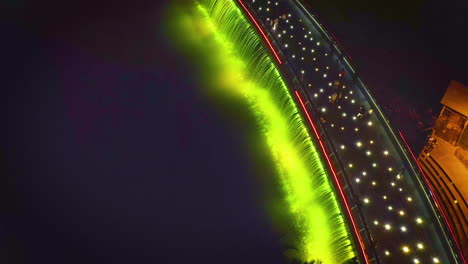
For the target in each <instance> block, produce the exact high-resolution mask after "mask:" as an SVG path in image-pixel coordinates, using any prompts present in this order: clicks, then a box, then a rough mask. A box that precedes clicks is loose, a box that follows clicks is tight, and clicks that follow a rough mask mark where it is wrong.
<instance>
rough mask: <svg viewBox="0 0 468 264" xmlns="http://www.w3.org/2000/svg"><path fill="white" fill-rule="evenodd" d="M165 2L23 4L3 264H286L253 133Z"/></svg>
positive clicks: (16, 43) (14, 17)
mask: <svg viewBox="0 0 468 264" xmlns="http://www.w3.org/2000/svg"><path fill="white" fill-rule="evenodd" d="M155 2H157V1H147V2H145V1H136V2H135V1H132V2H128V3H124V2H110V1H107V2H100V3H99V4H96V3H93V2H91V1H88V2H87V1H84V2H83V1H80V2H78V1H76V2H67V3H58V2H41V3H37V2H36V3H32V2H17V3H11V6H10V7H9V8H10V10H9V11H11V12H9V14H5V17H4V21H5V22H6V23H5V24H4V25H3V26H2V32H3V34H4V36H5V37H3V38H2V44H1V47H2V49H1V52H2V56H1V57H2V62H1V63H2V66H3V67H2V68H3V72H4V73H6V74H5V76H4V78H3V85H2V86H3V87H4V88H6V89H3V92H2V96H1V97H0V98H1V99H0V100H1V104H0V105H1V110H2V111H1V114H2V128H1V135H2V137H1V139H2V140H1V143H0V149H1V150H0V153H1V154H2V161H3V162H2V168H1V169H0V172H1V175H2V176H1V179H2V181H1V184H0V186H1V188H0V193H1V201H2V209H3V210H2V211H1V222H0V224H1V226H0V227H1V229H0V249H1V254H0V262H1V263H13V264H14V263H51V264H52V263H201V262H203V263H220V262H222V263H239V262H242V263H283V260H282V259H283V257H282V253H281V252H282V251H281V249H280V246H279V244H280V243H279V237H277V234H276V233H275V232H273V230H272V227H271V225H270V222H269V218H268V217H267V213H266V209H265V208H264V206H263V202H262V198H261V197H260V196H261V195H259V193H260V192H261V188H260V186H259V182H258V181H257V178H256V176H255V175H256V169H255V167H254V166H253V159H252V157H251V156H250V154H248V152H249V150H250V149H249V147H247V146H245V142H246V137H245V135H246V131H245V130H246V129H245V128H244V127H243V126H242V123H241V122H238V123H236V122H230V121H229V120H227V119H226V118H225V115H224V114H223V113H222V111H221V112H220V111H218V110H219V109H217V108H215V107H214V105H213V104H212V102H209V101H208V100H207V99H206V98H205V97H203V96H201V95H200V93H199V92H198V90H199V88H200V87H198V86H197V83H198V80H197V76H195V75H194V74H193V73H192V72H194V69H193V68H192V66H190V65H189V64H188V63H186V61H184V59H183V58H180V57H178V56H177V55H176V54H175V53H174V51H173V50H172V49H171V48H170V47H169V44H168V43H169V42H168V41H167V40H166V39H165V35H164V30H163V25H162V14H163V13H161V12H162V10H163V9H162V7H163V5H164V3H160V2H159V3H155ZM266 170H267V171H268V169H266Z"/></svg>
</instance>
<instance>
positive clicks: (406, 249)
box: [401, 246, 410, 253]
mask: <svg viewBox="0 0 468 264" xmlns="http://www.w3.org/2000/svg"><path fill="white" fill-rule="evenodd" d="M401 249H402V250H403V252H405V253H409V252H410V249H409V247H407V246H404V247H402V248H401Z"/></svg>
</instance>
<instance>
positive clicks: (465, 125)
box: [419, 81, 468, 256]
mask: <svg viewBox="0 0 468 264" xmlns="http://www.w3.org/2000/svg"><path fill="white" fill-rule="evenodd" d="M441 103H442V105H443V108H442V111H441V112H440V115H439V117H438V119H437V121H436V124H435V127H434V129H433V132H432V134H431V135H430V136H429V139H428V142H427V145H426V146H425V147H424V149H423V151H422V152H421V154H420V155H419V162H420V165H421V167H422V169H423V170H424V172H425V173H426V175H427V176H428V178H429V182H430V184H431V185H432V189H433V190H434V192H435V194H436V196H437V197H438V199H439V200H440V202H441V203H440V204H441V206H442V207H443V208H442V209H443V211H444V212H445V214H446V215H447V218H448V219H449V222H450V225H451V228H452V229H453V230H454V233H455V236H456V239H457V240H458V243H460V245H461V248H463V251H464V252H463V253H464V255H465V256H468V204H467V200H468V86H464V85H463V84H461V83H459V82H456V81H452V82H451V83H450V85H449V87H448V89H447V91H446V92H445V95H444V97H443V98H442V101H441Z"/></svg>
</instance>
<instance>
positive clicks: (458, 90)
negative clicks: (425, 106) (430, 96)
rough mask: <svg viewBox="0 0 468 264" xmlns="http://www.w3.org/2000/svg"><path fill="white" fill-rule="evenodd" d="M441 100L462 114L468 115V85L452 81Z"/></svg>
mask: <svg viewBox="0 0 468 264" xmlns="http://www.w3.org/2000/svg"><path fill="white" fill-rule="evenodd" d="M440 102H441V103H442V104H443V105H445V106H447V107H450V108H451V109H453V110H455V111H457V112H459V113H460V114H462V115H464V116H468V86H464V85H463V84H461V83H459V82H457V81H451V82H450V84H449V87H448V88H447V91H446V92H445V95H444V97H443V98H442V101H440Z"/></svg>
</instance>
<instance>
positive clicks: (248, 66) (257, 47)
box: [172, 0, 354, 263]
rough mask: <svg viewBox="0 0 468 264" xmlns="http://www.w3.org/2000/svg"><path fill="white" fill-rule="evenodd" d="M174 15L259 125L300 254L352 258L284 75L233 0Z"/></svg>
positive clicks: (217, 78) (224, 87) (217, 84)
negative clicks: (282, 75)
mask: <svg viewBox="0 0 468 264" xmlns="http://www.w3.org/2000/svg"><path fill="white" fill-rule="evenodd" d="M195 6H196V8H193V9H190V11H186V12H183V11H181V10H179V12H178V13H177V14H172V16H173V17H177V21H176V24H177V25H178V27H176V31H177V34H178V35H179V36H184V37H183V39H182V38H180V41H182V42H184V43H185V44H182V45H187V46H186V48H187V49H188V50H189V52H188V53H189V54H193V53H200V54H203V55H204V56H203V67H199V70H200V71H201V73H202V75H203V76H205V78H206V80H205V83H206V84H207V85H208V86H210V87H211V88H212V89H213V90H216V92H217V93H220V94H223V96H228V95H229V96H232V97H235V98H238V99H241V100H245V101H246V102H247V104H248V105H249V107H250V109H251V111H252V112H253V114H254V115H255V117H256V120H257V122H258V123H259V124H260V128H261V133H262V134H263V135H264V138H265V139H266V142H267V145H268V147H269V149H270V152H271V156H272V158H273V160H274V161H275V164H276V169H277V171H278V176H279V177H278V180H279V182H280V185H281V189H282V193H283V194H284V199H285V201H286V202H287V204H288V207H289V214H290V215H291V218H292V219H293V220H294V223H293V225H294V229H295V230H294V231H295V232H294V234H297V237H295V238H294V239H295V242H296V245H295V248H296V249H297V250H298V255H297V256H295V257H296V258H299V259H300V260H301V261H312V260H321V261H322V262H323V263H342V262H344V261H345V260H348V259H350V258H352V257H354V253H353V249H352V246H351V242H350V239H349V237H348V232H347V230H346V227H345V224H344V220H343V217H342V215H341V213H340V210H339V207H338V203H337V200H336V197H335V194H334V192H333V190H332V187H331V184H330V182H329V178H328V176H327V175H326V173H325V170H324V167H323V165H322V163H321V161H320V158H319V155H318V153H317V150H316V148H315V146H314V144H313V142H312V140H311V138H310V135H309V133H308V130H307V128H306V126H305V125H304V123H303V120H302V118H301V116H300V114H299V110H298V108H297V107H296V105H295V103H294V101H293V99H292V97H291V95H290V94H289V91H288V89H287V87H286V85H285V83H284V82H283V80H282V77H281V75H280V73H279V71H278V69H277V68H276V66H275V64H274V63H273V62H272V60H271V58H270V57H269V56H268V52H267V51H266V49H265V47H264V46H263V45H262V42H261V39H260V37H259V36H258V35H257V34H256V32H255V30H254V29H253V28H252V27H251V25H250V24H249V22H248V20H246V18H245V17H244V15H243V13H242V12H241V11H240V9H239V8H238V6H237V5H236V4H235V2H234V1H226V0H202V1H199V2H197V3H196V4H195Z"/></svg>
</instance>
